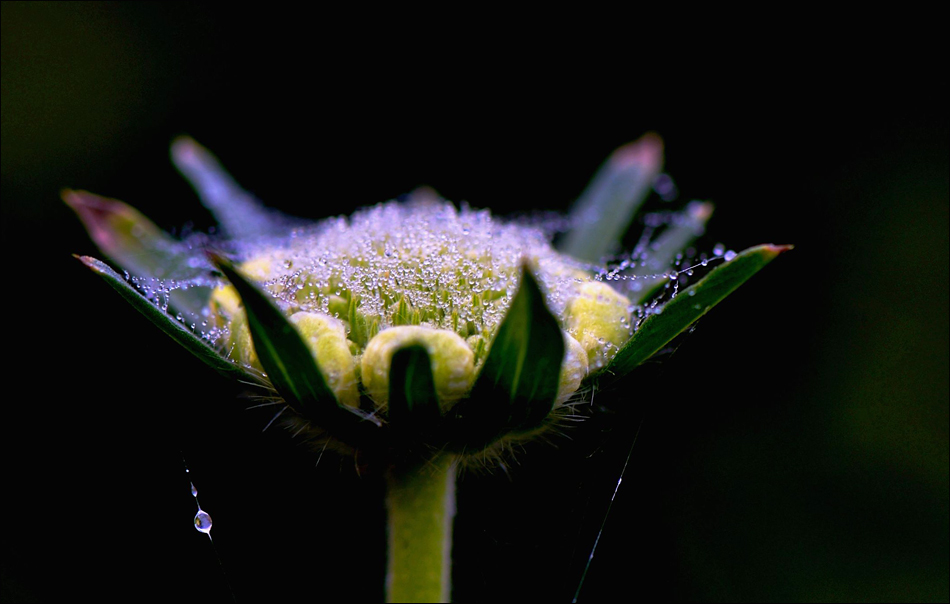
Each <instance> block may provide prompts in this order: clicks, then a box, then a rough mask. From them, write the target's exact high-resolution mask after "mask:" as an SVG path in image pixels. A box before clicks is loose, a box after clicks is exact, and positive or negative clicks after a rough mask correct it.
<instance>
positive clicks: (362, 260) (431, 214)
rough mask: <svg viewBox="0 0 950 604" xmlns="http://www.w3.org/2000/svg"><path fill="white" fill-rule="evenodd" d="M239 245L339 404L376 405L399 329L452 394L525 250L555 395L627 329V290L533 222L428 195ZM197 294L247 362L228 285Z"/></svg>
mask: <svg viewBox="0 0 950 604" xmlns="http://www.w3.org/2000/svg"><path fill="white" fill-rule="evenodd" d="M242 256H244V259H243V262H242V263H241V264H240V270H241V271H242V272H243V273H244V274H245V275H247V276H248V277H250V278H252V279H254V280H256V281H257V282H258V283H259V284H260V285H261V286H262V287H264V289H266V290H267V291H268V292H269V293H270V294H271V295H272V296H273V297H274V299H275V300H276V301H277V302H278V304H279V306H280V308H281V310H282V311H283V312H284V313H285V314H286V315H287V316H288V317H289V318H290V320H291V322H293V323H294V324H295V325H296V327H297V328H298V330H299V331H300V332H301V334H302V335H303V336H304V337H305V339H306V341H307V342H308V343H309V344H310V345H312V346H314V347H316V346H320V347H321V349H320V350H319V351H316V350H315V356H316V357H317V358H318V359H319V364H320V366H321V369H322V370H323V371H324V373H325V375H326V377H327V379H328V381H329V382H330V384H331V387H332V388H333V390H334V391H335V393H336V394H337V396H338V397H339V398H340V399H341V400H342V401H344V402H345V403H346V404H351V405H356V404H357V403H358V400H359V392H360V391H363V392H366V393H367V394H368V395H369V396H370V398H372V400H373V401H374V402H375V403H376V404H377V405H380V406H385V404H386V402H387V397H388V389H389V382H388V372H389V363H390V360H391V357H392V354H393V352H395V351H396V350H397V349H399V348H401V347H403V346H406V345H408V344H411V343H418V344H421V345H423V346H425V347H426V349H427V351H428V353H429V356H430V358H431V360H432V365H433V377H434V378H435V386H436V391H437V393H438V395H439V401H440V405H441V406H442V407H443V408H447V407H449V406H451V404H452V403H454V402H455V401H457V400H458V399H460V398H462V397H463V396H465V394H466V393H467V392H468V391H469V390H470V389H471V386H472V381H473V380H474V377H475V376H476V375H477V373H478V370H479V368H480V365H481V363H482V361H484V359H485V356H486V354H487V352H488V348H489V345H490V343H491V339H492V335H493V334H494V332H495V330H496V329H497V327H498V324H499V323H500V322H501V320H502V319H503V318H504V317H505V313H506V312H507V310H508V306H509V304H510V302H511V300H512V298H513V297H514V296H515V294H516V293H517V291H518V288H519V286H520V274H521V269H522V266H523V265H525V264H527V265H528V266H529V267H530V270H531V271H532V273H533V275H534V277H535V278H536V279H537V281H538V282H539V284H540V285H541V287H542V290H543V291H544V293H545V301H546V303H547V305H548V308H549V309H550V310H551V311H552V312H553V313H554V314H555V316H557V317H558V319H559V322H560V324H561V325H562V329H563V338H564V360H563V363H562V366H561V374H560V381H559V389H558V396H557V400H558V402H559V403H560V402H563V401H565V400H567V399H568V398H569V397H570V396H571V395H572V394H573V393H574V392H575V391H576V390H577V389H578V387H579V386H580V383H581V381H582V380H583V378H584V377H586V376H587V374H588V372H589V370H591V369H593V370H596V369H598V368H600V367H601V366H603V365H604V364H605V363H606V362H608V361H609V360H610V358H611V357H612V354H613V353H614V352H616V350H617V348H618V347H619V346H620V345H621V344H622V343H623V342H624V341H626V339H627V338H628V337H629V334H630V329H631V322H630V311H631V309H630V308H629V306H630V302H629V300H628V299H627V298H626V297H625V296H623V295H622V294H620V293H618V292H616V291H614V290H613V289H612V288H611V287H610V286H609V285H607V284H605V283H603V282H599V281H595V280H594V279H593V275H592V274H591V273H589V272H588V271H587V270H585V265H584V264H582V263H580V262H577V261H575V260H572V259H571V258H569V257H567V256H564V255H562V254H559V253H557V252H556V251H555V250H554V249H553V248H552V247H551V244H550V235H549V234H548V233H546V232H545V231H544V229H542V228H540V227H538V226H530V225H528V226H526V225H522V224H517V223H513V222H506V221H503V220H500V219H498V218H496V217H493V216H492V215H491V213H490V212H489V211H487V210H472V209H470V208H468V207H465V206H463V207H462V208H461V209H456V207H455V206H454V205H453V204H451V203H449V202H447V201H443V200H438V199H434V198H432V199H427V200H425V201H415V202H409V203H399V202H388V203H384V204H379V205H377V206H374V207H371V208H367V209H364V210H361V211H359V212H357V213H355V214H354V215H353V216H351V217H349V218H345V217H340V218H332V219H328V220H325V221H322V222H320V223H318V224H316V225H314V226H312V227H306V228H298V229H295V230H294V231H293V232H292V235H291V236H290V237H289V238H286V239H283V240H278V241H273V240H267V241H264V242H261V243H258V244H256V245H251V246H248V249H246V250H245V251H244V252H243V254H242ZM210 308H211V309H212V314H213V316H214V317H215V324H216V325H218V326H219V332H218V334H217V339H218V341H219V343H220V344H221V345H222V346H223V347H224V348H225V349H228V350H230V351H231V353H232V355H233V356H234V357H235V358H236V359H237V360H239V361H240V362H241V363H245V364H248V365H250V366H252V367H255V368H257V369H261V367H260V365H259V362H258V359H257V357H256V355H255V354H254V351H253V347H252V345H251V338H250V334H249V331H248V328H247V322H246V318H245V317H244V316H243V310H242V309H241V308H240V298H239V296H238V295H237V292H236V291H235V290H234V288H233V286H230V285H222V286H220V287H219V288H217V289H216V290H215V291H214V293H213V294H212V297H211V305H210Z"/></svg>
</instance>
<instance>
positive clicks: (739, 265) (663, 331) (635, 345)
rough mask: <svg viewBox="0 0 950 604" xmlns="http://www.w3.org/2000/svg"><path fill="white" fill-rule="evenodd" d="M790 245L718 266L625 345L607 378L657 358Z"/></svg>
mask: <svg viewBox="0 0 950 604" xmlns="http://www.w3.org/2000/svg"><path fill="white" fill-rule="evenodd" d="M790 249H792V246H790V245H760V246H757V247H752V248H749V249H747V250H745V251H743V252H742V253H740V254H738V255H737V256H736V257H735V258H733V259H732V260H730V261H728V262H726V263H725V264H721V265H719V266H717V267H716V268H715V269H713V270H712V271H710V272H709V274H708V275H706V276H705V277H704V278H703V279H702V280H701V281H699V282H698V283H696V284H694V285H691V286H690V287H688V288H686V289H685V290H683V291H681V292H680V293H679V294H678V295H677V296H676V297H675V298H673V299H672V300H670V301H669V302H667V303H666V304H665V305H664V306H663V309H662V312H661V313H658V314H654V315H651V316H649V317H648V318H647V319H646V320H645V321H644V322H643V324H641V325H640V327H639V328H638V329H637V331H636V332H634V334H633V337H631V338H630V340H629V341H628V342H627V343H626V344H624V345H623V347H622V348H621V349H620V351H619V352H617V356H615V357H614V359H613V360H612V361H611V362H610V364H609V365H608V366H607V368H606V369H605V370H604V371H605V375H609V374H613V375H614V376H616V377H620V376H624V375H626V374H627V373H629V372H630V371H631V370H633V369H634V368H635V367H636V366H637V365H639V364H640V363H642V362H644V361H646V360H647V359H649V358H650V357H651V356H653V355H654V354H655V353H656V352H657V351H658V350H660V349H661V348H663V347H664V346H665V345H666V344H667V343H668V342H669V341H670V340H672V339H673V338H675V337H676V336H677V335H679V334H680V333H682V332H683V331H685V330H686V329H687V328H688V327H689V326H690V325H692V324H693V322H695V321H696V320H697V319H699V318H700V317H701V316H703V315H704V314H706V313H707V312H709V310H710V309H711V308H712V307H713V306H715V305H716V304H718V303H719V302H720V301H722V300H723V299H724V298H725V297H726V296H728V295H729V294H731V293H732V292H733V291H735V289H736V288H737V287H739V286H740V285H742V284H743V283H745V282H746V281H747V280H748V279H749V278H750V277H752V275H754V274H756V273H757V272H759V271H760V270H762V268H763V267H765V265H766V264H768V263H769V262H771V261H772V260H774V259H775V258H776V257H777V256H778V255H779V254H781V253H782V252H785V251H788V250H790Z"/></svg>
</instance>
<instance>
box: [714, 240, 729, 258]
mask: <svg viewBox="0 0 950 604" xmlns="http://www.w3.org/2000/svg"><path fill="white" fill-rule="evenodd" d="M725 252H726V246H724V245H723V244H721V243H717V244H716V245H715V247H713V254H714V255H715V256H716V257H719V256H722V255H723V254H724V253H725Z"/></svg>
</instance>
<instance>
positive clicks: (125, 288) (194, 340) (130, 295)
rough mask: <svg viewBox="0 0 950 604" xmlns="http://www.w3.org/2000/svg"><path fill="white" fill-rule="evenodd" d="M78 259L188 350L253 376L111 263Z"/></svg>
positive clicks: (233, 372) (223, 368) (236, 374)
mask: <svg viewBox="0 0 950 604" xmlns="http://www.w3.org/2000/svg"><path fill="white" fill-rule="evenodd" d="M76 258H77V259H79V261H80V262H82V263H83V264H85V265H86V266H87V267H89V268H90V269H92V271H93V272H94V273H96V274H97V275H99V276H100V277H102V278H103V279H104V280H105V281H106V283H108V284H109V285H111V286H112V288H113V289H115V290H116V291H117V292H119V295H121V296H122V297H123V298H125V299H126V300H127V301H128V302H129V303H131V304H132V306H134V307H135V309H136V310H138V311H139V312H140V313H142V314H143V315H145V316H146V317H148V319H149V320H150V321H151V322H152V323H154V324H155V325H157V326H158V327H159V328H160V329H161V330H162V331H164V332H165V333H167V334H168V335H169V336H171V338H172V339H173V340H175V341H176V342H178V343H179V344H181V345H182V346H184V347H185V349H186V350H188V352H190V353H191V354H193V355H195V356H196V357H198V358H199V359H201V360H202V361H204V362H205V363H206V364H208V365H209V366H210V367H212V368H213V369H215V370H217V371H218V372H219V373H221V374H222V375H226V376H228V377H231V378H239V379H242V380H247V379H253V378H252V377H251V376H250V374H248V373H246V372H245V371H244V370H242V369H241V368H240V367H239V366H237V365H235V364H234V363H232V362H231V361H229V360H228V359H226V358H224V357H222V356H221V355H220V354H218V352H217V351H216V350H215V349H214V348H212V347H211V346H210V345H208V343H207V342H205V341H204V340H202V339H201V338H200V337H199V336H197V335H195V334H194V333H192V332H191V331H190V330H189V329H187V328H186V327H185V326H184V325H182V324H181V323H179V322H178V321H176V320H175V319H174V318H172V317H170V316H169V315H168V314H167V313H165V311H163V310H162V309H160V308H158V307H157V306H156V305H155V304H154V303H153V302H152V301H151V300H149V299H148V298H146V297H145V296H143V295H142V294H140V293H139V292H138V291H137V290H136V289H135V288H134V287H132V286H131V285H129V284H128V283H127V282H126V281H125V279H123V278H122V276H121V275H119V274H118V273H116V272H115V271H114V270H112V269H111V268H110V267H109V265H107V264H106V263H104V262H102V261H101V260H96V259H95V258H91V257H89V256H76Z"/></svg>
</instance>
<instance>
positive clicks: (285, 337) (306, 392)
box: [208, 252, 380, 441]
mask: <svg viewBox="0 0 950 604" xmlns="http://www.w3.org/2000/svg"><path fill="white" fill-rule="evenodd" d="M208 256H209V257H210V258H211V261H212V262H213V263H214V264H215V265H216V266H217V267H218V268H219V269H221V272H222V273H224V275H225V276H226V277H227V278H228V280H229V281H230V282H231V284H232V285H234V288H235V289H236V290H237V292H238V295H240V296H241V301H242V302H243V304H244V310H245V312H246V313H247V323H248V328H249V330H250V332H251V341H252V342H253V343H254V351H255V352H256V353H257V357H258V359H259V360H260V362H261V365H262V366H263V367H264V371H265V372H266V373H267V377H268V379H270V382H271V384H272V385H273V386H274V388H275V389H276V390H277V393H278V394H280V396H281V397H282V398H283V399H284V401H286V402H287V404H288V405H290V407H291V408H292V409H293V410H294V411H296V412H297V413H299V414H300V415H302V416H304V417H306V418H308V419H310V420H312V421H313V422H315V423H316V424H317V425H318V426H320V427H321V428H324V429H326V430H328V431H331V432H332V434H333V436H335V437H338V438H340V440H343V441H352V440H354V439H359V438H361V437H363V436H364V435H365V434H366V431H367V429H368V427H369V428H376V427H378V426H379V425H380V422H379V420H378V419H376V418H372V417H370V416H368V415H366V414H364V413H362V412H361V411H359V410H357V409H352V408H350V407H346V406H343V405H341V404H340V403H339V402H338V401H337V399H336V396H335V395H334V394H333V391H332V390H330V388H329V386H327V383H326V380H325V379H324V377H323V374H322V373H321V372H320V368H319V367H318V365H317V361H316V360H314V358H313V356H312V354H311V352H310V350H309V349H308V348H307V345H306V344H305V343H304V341H303V339H301V337H300V334H299V333H297V330H296V329H295V328H294V326H293V325H292V324H291V323H290V322H289V321H288V320H287V319H286V318H285V317H284V315H283V313H281V312H280V310H279V309H278V308H277V307H276V306H274V303H273V302H271V300H270V298H269V297H268V296H266V295H265V294H263V293H262V292H261V291H260V290H259V289H258V288H257V286H255V285H253V284H252V283H251V282H250V281H248V280H247V279H245V278H244V277H243V276H241V274H240V273H238V272H237V270H235V268H234V267H233V266H232V264H231V263H230V262H229V261H228V260H227V259H226V258H224V257H223V256H221V255H219V254H215V253H210V252H209V254H208Z"/></svg>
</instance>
